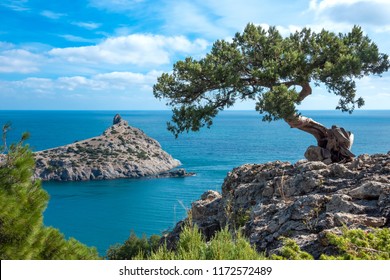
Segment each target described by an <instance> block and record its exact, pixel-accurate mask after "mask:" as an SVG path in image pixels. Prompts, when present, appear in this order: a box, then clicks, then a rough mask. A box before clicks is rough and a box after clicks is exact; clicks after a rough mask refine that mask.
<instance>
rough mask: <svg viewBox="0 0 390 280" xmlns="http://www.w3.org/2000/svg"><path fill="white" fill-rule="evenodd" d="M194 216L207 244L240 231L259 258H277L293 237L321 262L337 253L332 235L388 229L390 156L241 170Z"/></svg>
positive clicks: (198, 204) (196, 207)
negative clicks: (264, 255) (227, 230)
mask: <svg viewBox="0 0 390 280" xmlns="http://www.w3.org/2000/svg"><path fill="white" fill-rule="evenodd" d="M190 213H191V216H192V221H193V222H194V223H195V224H197V225H198V227H199V228H200V230H201V231H202V232H203V234H204V235H205V237H206V239H209V238H210V237H212V236H213V235H214V234H215V232H216V231H218V230H220V229H221V228H223V227H225V226H226V225H228V226H229V227H230V228H236V229H237V228H241V229H242V230H243V232H244V234H245V235H246V237H247V238H248V239H249V241H250V243H251V244H253V245H255V246H256V248H257V249H258V251H260V252H264V251H265V252H266V253H267V254H272V253H276V252H277V251H278V250H280V248H281V247H282V246H283V237H288V238H291V239H293V240H295V241H296V242H297V244H298V245H299V246H300V248H301V249H303V250H305V251H307V252H309V253H310V254H312V255H313V256H314V257H315V258H318V257H319V256H320V255H321V254H324V253H325V254H326V253H329V254H331V253H332V250H335V248H334V247H332V246H330V245H329V244H328V242H327V238H326V233H328V232H332V233H336V234H341V233H342V230H343V228H345V227H347V228H349V229H352V228H360V229H363V230H371V229H372V228H383V227H390V152H389V153H388V154H376V155H371V156H370V155H361V156H359V157H357V158H355V159H353V161H352V162H348V163H341V164H340V163H333V164H330V165H327V164H325V163H323V162H319V161H307V160H303V161H299V162H297V163H295V164H291V163H289V162H281V161H275V162H269V163H266V164H247V165H243V166H241V167H238V168H235V169H234V170H232V171H231V172H230V173H228V175H227V177H226V178H225V180H224V183H223V185H222V193H219V192H216V191H213V190H210V191H207V192H205V193H204V194H203V195H202V196H201V198H200V200H198V201H195V202H194V203H193V204H192V207H191V212H190ZM184 223H185V221H184V220H183V221H180V222H179V223H178V224H177V225H176V227H175V228H174V230H173V231H172V232H170V233H169V234H168V235H167V236H165V238H164V239H165V241H166V242H167V244H168V246H169V247H171V248H174V247H175V243H176V241H177V240H178V238H179V234H180V232H181V229H182V227H183V225H184Z"/></svg>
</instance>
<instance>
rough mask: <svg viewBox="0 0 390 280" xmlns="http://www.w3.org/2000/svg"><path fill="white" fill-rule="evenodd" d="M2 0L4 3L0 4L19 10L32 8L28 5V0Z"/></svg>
mask: <svg viewBox="0 0 390 280" xmlns="http://www.w3.org/2000/svg"><path fill="white" fill-rule="evenodd" d="M2 2H3V3H0V5H2V6H4V7H7V8H9V9H11V10H14V11H17V12H24V11H28V10H30V9H29V8H28V7H26V4H27V2H28V0H2Z"/></svg>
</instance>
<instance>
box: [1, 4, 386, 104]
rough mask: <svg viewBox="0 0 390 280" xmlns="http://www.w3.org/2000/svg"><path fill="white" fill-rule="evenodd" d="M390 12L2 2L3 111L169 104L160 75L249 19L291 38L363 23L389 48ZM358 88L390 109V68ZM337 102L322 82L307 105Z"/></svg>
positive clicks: (360, 7) (346, 7) (374, 8)
mask: <svg viewBox="0 0 390 280" xmlns="http://www.w3.org/2000/svg"><path fill="white" fill-rule="evenodd" d="M389 14H390V1H388V0H369V1H368V0H311V1H309V0H306V1H304V0H297V1H294V0H283V1H262V0H240V1H233V0H225V1H222V0H208V1H204V0H191V1H190V0H188V1H187V0H184V1H173V0H157V1H156V0H153V1H149V0H72V1H49V0H0V18H1V20H0V110H4V109H43V110H48V109H50V110H57V109H60V110H61V109H66V110H69V109H76V110H78V109H83V110H91V109H92V110H110V109H113V110H137V109H144V110H148V109H158V110H160V109H168V108H166V107H165V105H164V102H162V101H159V100H156V99H155V98H154V97H153V93H152V86H153V84H154V83H155V82H156V78H157V77H158V76H159V75H160V74H161V73H163V72H169V71H171V69H172V65H173V63H174V62H175V61H177V60H179V59H183V58H185V57H186V56H193V57H195V58H200V57H202V56H203V55H204V54H205V53H207V51H208V50H209V49H210V47H211V45H212V43H213V42H214V41H215V40H217V39H229V38H231V37H232V36H234V34H235V33H236V32H237V31H242V30H243V28H244V27H245V25H246V24H247V23H248V22H253V23H255V24H260V25H262V26H264V27H267V26H270V25H275V26H277V27H278V29H279V30H280V31H281V32H282V34H284V35H288V34H289V33H290V32H294V31H296V30H299V29H301V28H302V27H305V26H306V27H310V28H312V29H313V30H317V31H319V30H321V29H322V28H325V29H328V30H332V31H336V32H348V31H349V30H350V29H351V28H352V26H353V25H354V24H358V25H360V26H362V28H363V30H364V32H365V33H366V34H367V35H368V36H369V37H370V38H371V39H372V40H373V41H374V42H376V43H377V44H378V46H379V49H380V51H381V52H384V53H390V40H388V38H389V36H390V17H389V16H388V15H389ZM357 84H358V95H359V96H363V97H364V98H365V100H366V106H365V107H364V109H390V74H388V73H385V74H384V75H383V76H382V77H381V78H378V77H366V78H364V79H362V80H360V81H358V83H357ZM337 100H338V99H337V97H335V96H333V95H332V94H329V93H327V92H326V91H325V90H324V89H323V88H315V90H314V93H313V95H312V96H310V98H307V100H305V101H304V103H303V104H302V105H301V109H334V108H335V107H336V105H337ZM234 109H254V104H253V102H248V103H238V104H237V105H236V106H235V107H234Z"/></svg>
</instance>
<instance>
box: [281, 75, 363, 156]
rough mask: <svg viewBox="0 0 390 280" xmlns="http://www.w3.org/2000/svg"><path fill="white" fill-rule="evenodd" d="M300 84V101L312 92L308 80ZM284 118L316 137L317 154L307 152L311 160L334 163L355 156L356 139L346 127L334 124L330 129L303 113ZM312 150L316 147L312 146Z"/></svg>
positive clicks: (291, 124) (293, 125)
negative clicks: (352, 149)
mask: <svg viewBox="0 0 390 280" xmlns="http://www.w3.org/2000/svg"><path fill="white" fill-rule="evenodd" d="M300 86H301V87H302V89H301V91H300V93H299V95H298V101H299V102H301V101H302V100H304V99H305V98H306V97H307V96H309V95H310V94H311V93H312V89H311V87H310V84H309V83H308V82H306V83H302V84H301V85H300ZM284 120H285V121H286V122H287V123H288V124H289V125H290V127H292V128H298V129H300V130H302V131H305V132H307V133H310V134H311V135H313V136H314V137H315V138H316V140H317V146H318V147H319V149H317V152H316V153H314V154H316V155H315V156H310V155H309V156H307V153H308V151H309V150H308V151H307V153H305V156H306V157H307V158H308V159H309V160H321V161H324V162H326V163H332V162H346V161H351V160H352V158H353V157H355V155H354V154H353V153H352V152H351V151H350V149H351V147H352V144H353V139H354V137H353V134H352V133H351V132H349V131H346V130H345V129H344V128H342V127H337V126H335V125H333V126H332V127H331V128H330V129H328V128H326V127H325V126H323V125H322V124H320V123H318V122H316V121H314V120H312V119H310V118H307V117H304V116H301V115H294V116H292V117H291V118H286V119H284ZM309 148H310V147H309ZM312 150H316V149H313V148H312ZM309 154H310V153H309ZM311 154H313V153H311ZM309 157H310V158H309Z"/></svg>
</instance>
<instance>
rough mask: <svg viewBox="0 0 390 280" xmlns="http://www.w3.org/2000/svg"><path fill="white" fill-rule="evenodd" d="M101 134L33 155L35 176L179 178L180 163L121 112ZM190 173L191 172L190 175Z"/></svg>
mask: <svg viewBox="0 0 390 280" xmlns="http://www.w3.org/2000/svg"><path fill="white" fill-rule="evenodd" d="M113 123H114V125H113V126H111V127H109V128H108V129H106V130H105V131H104V133H103V134H102V135H100V136H97V137H94V138H90V139H86V140H83V141H78V142H75V143H73V144H69V145H66V146H61V147H57V148H53V149H49V150H45V151H40V152H36V153H35V154H34V157H35V160H36V169H35V173H34V176H35V177H36V178H40V179H42V180H55V181H81V180H107V179H117V178H139V177H149V176H150V177H152V176H154V177H159V175H160V174H165V175H164V176H162V177H173V176H175V177H180V176H179V175H183V176H184V175H187V174H190V173H187V172H185V171H183V169H179V170H176V171H173V172H171V173H170V172H168V171H169V170H171V169H173V168H175V167H177V166H179V165H180V162H179V161H178V160H176V159H174V158H172V156H170V155H169V154H168V153H166V152H165V151H164V150H162V149H161V146H160V144H159V143H158V142H157V141H156V140H154V139H152V138H150V137H149V136H147V135H146V134H145V133H144V132H143V131H141V130H140V129H138V128H134V127H131V126H129V125H128V123H127V121H125V120H123V119H122V118H121V117H120V115H116V116H115V117H114V120H113ZM191 175H192V174H191Z"/></svg>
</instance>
